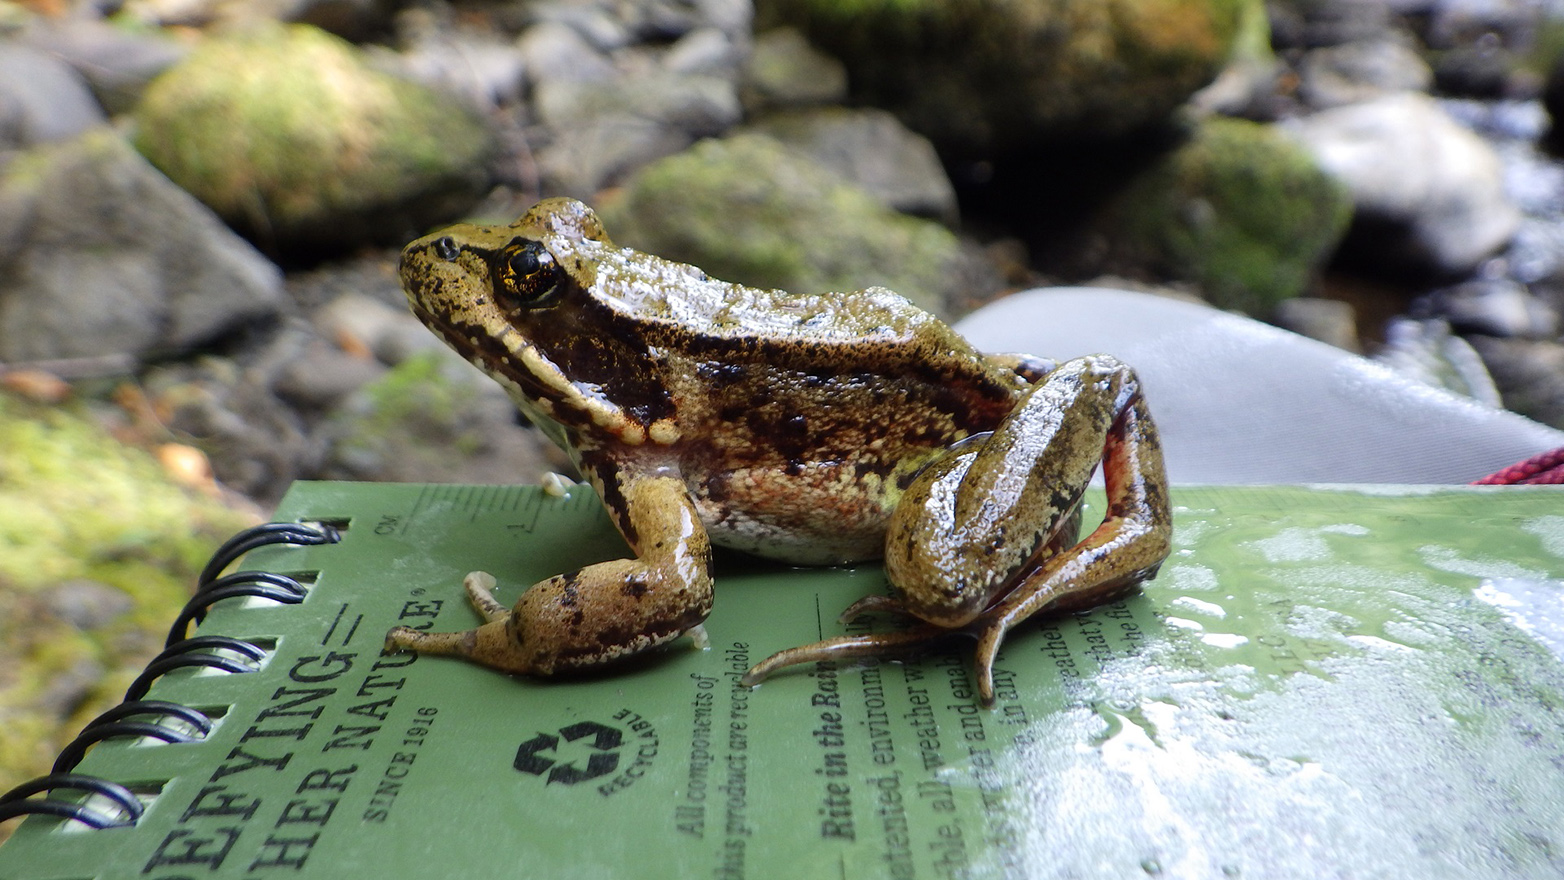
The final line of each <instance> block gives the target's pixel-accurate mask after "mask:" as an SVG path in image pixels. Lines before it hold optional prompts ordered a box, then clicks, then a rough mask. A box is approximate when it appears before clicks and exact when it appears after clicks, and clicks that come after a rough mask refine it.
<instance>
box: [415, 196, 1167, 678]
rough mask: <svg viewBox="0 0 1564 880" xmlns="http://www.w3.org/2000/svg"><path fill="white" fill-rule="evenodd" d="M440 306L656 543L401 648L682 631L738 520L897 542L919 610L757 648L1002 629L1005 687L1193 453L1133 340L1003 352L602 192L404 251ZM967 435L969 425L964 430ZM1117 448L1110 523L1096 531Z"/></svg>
mask: <svg viewBox="0 0 1564 880" xmlns="http://www.w3.org/2000/svg"><path fill="white" fill-rule="evenodd" d="M401 273H402V282H403V286H404V287H405V288H406V290H407V295H408V299H409V301H410V303H411V304H412V308H413V311H414V312H415V313H417V315H418V316H419V318H421V319H422V320H423V321H424V323H426V324H427V325H428V326H429V327H430V328H431V329H433V330H434V331H435V332H437V333H438V334H440V336H442V337H443V338H444V339H445V340H446V342H447V343H449V344H450V345H451V347H452V348H454V349H455V350H456V351H458V352H460V353H461V354H463V355H464V356H466V357H467V358H468V359H469V360H471V361H472V362H473V363H474V364H476V365H477V366H479V367H480V368H481V369H483V370H484V371H485V372H487V373H489V374H490V375H491V376H494V377H495V378H496V379H497V380H498V381H499V382H500V383H501V384H502V385H504V386H505V388H506V389H507V390H508V391H509V392H510V394H511V396H512V398H514V399H515V400H516V402H517V404H518V406H520V407H521V409H522V411H523V412H525V413H526V414H527V416H528V417H529V418H531V419H532V420H533V421H534V422H535V423H537V424H538V425H539V426H540V427H541V428H542V429H543V430H544V431H546V432H547V433H548V435H549V436H550V437H551V438H552V439H553V440H554V441H555V442H557V443H558V444H559V445H560V446H561V447H563V448H564V449H565V450H566V451H567V452H568V453H569V454H570V455H571V456H572V458H573V459H574V460H575V462H576V464H577V465H578V467H579V468H580V470H581V472H582V474H583V475H584V476H585V477H586V478H587V479H588V480H589V481H590V482H591V483H592V485H593V487H594V488H595V489H596V490H597V492H598V494H599V496H600V497H601V498H602V499H603V503H604V505H605V506H606V507H607V509H608V511H609V513H610V514H611V515H612V516H613V519H614V522H615V523H616V524H617V525H618V527H619V530H620V531H621V532H622V533H623V534H624V536H625V539H626V540H627V541H628V542H629V544H630V546H631V548H632V549H633V550H634V551H635V554H636V557H635V559H627V560H615V561H611V562H604V563H600V564H597V565H591V566H588V567H586V568H584V569H581V570H580V571H576V572H567V573H565V574H561V575H557V576H555V577H553V578H550V579H548V580H546V581H543V582H541V583H539V584H536V585H534V586H533V587H532V588H531V589H530V590H528V591H527V592H526V593H525V594H524V595H523V596H522V597H521V599H520V600H519V601H518V602H517V604H516V606H515V608H514V609H512V610H510V611H507V610H506V609H504V608H503V607H501V606H499V605H498V604H497V603H496V602H495V601H494V599H493V597H492V596H491V595H490V593H489V588H490V585H492V579H486V576H482V575H481V574H477V575H474V576H469V578H468V580H467V585H466V586H467V594H468V596H469V598H470V600H471V601H472V603H473V605H474V607H475V608H477V609H478V611H479V612H480V613H481V614H482V615H483V617H484V618H485V620H486V621H487V623H486V624H484V625H483V626H480V627H478V628H477V629H475V630H470V631H468V632H465V633H448V634H426V633H419V632H415V631H412V630H408V629H406V628H401V627H399V628H397V629H394V630H392V631H391V632H390V633H388V634H387V639H386V640H387V646H388V648H393V649H409V650H414V651H421V652H426V653H436V654H454V655H458V656H463V657H466V658H468V659H470V660H473V661H475V662H478V663H481V664H484V665H487V666H491V667H493V668H496V669H501V670H504V671H507V672H525V673H533V674H540V675H547V674H551V673H554V672H557V671H562V670H567V669H577V668H582V667H588V666H594V665H598V664H602V663H605V662H608V661H611V660H614V659H617V658H619V657H623V656H625V655H627V654H630V653H634V652H637V651H640V650H644V649H646V648H649V647H652V646H654V645H658V644H663V643H666V642H668V641H671V640H673V639H676V638H678V637H679V636H680V635H682V634H684V633H686V632H688V631H690V630H692V629H694V628H695V627H697V626H699V624H700V622H701V621H702V620H704V619H705V617H706V615H707V614H708V613H709V612H710V610H711V602H712V581H711V574H710V542H716V543H718V544H721V545H723V546H729V547H734V548H737V549H740V550H745V551H748V552H751V553H755V554H759V555H762V556H768V557H773V558H777V559H782V560H787V561H791V562H797V563H803V564H830V563H839V562H851V561H857V560H864V559H872V558H876V557H880V556H883V557H884V558H885V561H886V571H887V576H888V578H889V580H890V581H891V584H892V586H893V588H894V591H895V597H894V598H893V597H883V596H882V597H876V598H873V599H871V600H865V601H864V602H860V603H859V604H858V605H855V606H854V607H853V608H851V609H848V612H847V615H844V616H850V615H855V614H857V613H860V612H862V611H867V610H880V611H893V612H899V613H905V614H910V615H912V616H914V617H916V618H918V619H920V620H921V621H924V623H923V624H921V625H918V626H914V627H913V628H911V629H909V630H905V631H903V632H899V633H895V634H890V635H872V636H859V637H845V638H838V639H829V640H826V641H824V642H820V643H818V644H815V645H810V646H805V647H803V648H795V649H792V650H789V651H783V652H781V653H779V654H777V655H775V656H773V657H771V658H770V659H768V660H766V661H764V662H762V663H760V664H759V665H757V666H756V667H755V668H754V669H752V670H751V671H750V674H749V677H748V680H749V681H750V682H751V683H753V682H755V681H759V680H760V679H761V678H763V677H764V676H766V675H768V674H769V673H770V672H772V671H774V670H776V669H778V668H780V667H782V666H786V665H791V664H794V663H802V662H807V661H810V660H818V659H825V658H830V657H840V656H853V655H861V654H869V653H881V652H885V651H891V650H907V649H915V648H920V647H922V646H924V645H926V644H928V643H931V642H933V641H936V640H938V639H941V638H944V637H946V636H948V635H950V634H952V633H964V634H967V635H970V636H973V637H975V638H976V639H977V643H978V647H977V651H978V656H977V671H978V679H979V687H978V690H979V695H980V698H981V699H982V700H983V701H984V702H985V703H991V702H992V700H993V688H992V683H991V677H992V676H991V672H990V667H991V665H992V662H993V656H994V653H995V652H996V651H997V650H998V646H999V643H1000V640H1001V639H1002V638H1003V636H1004V633H1005V632H1006V631H1007V630H1008V629H1009V628H1010V627H1011V626H1013V625H1015V624H1016V623H1019V622H1020V621H1022V620H1025V619H1026V618H1027V617H1029V616H1030V615H1032V614H1035V613H1036V612H1037V611H1039V610H1042V609H1044V608H1065V607H1080V606H1087V605H1092V604H1096V603H1098V602H1101V601H1103V600H1105V599H1107V598H1109V597H1111V596H1113V595H1116V594H1118V593H1119V592H1122V591H1124V590H1126V589H1128V588H1131V587H1133V585H1134V584H1135V583H1136V582H1138V581H1139V580H1141V579H1144V578H1147V577H1150V576H1152V575H1153V574H1154V573H1155V572H1156V568H1157V566H1158V565H1159V564H1160V563H1161V561H1162V560H1163V559H1164V558H1165V557H1166V556H1167V553H1168V546H1169V512H1168V500H1167V489H1166V482H1167V480H1166V477H1165V475H1164V473H1163V467H1162V455H1161V450H1160V448H1159V445H1158V441H1157V434H1156V429H1155V427H1154V426H1153V425H1152V422H1151V418H1150V416H1149V414H1148V413H1147V411H1146V408H1145V404H1144V402H1143V401H1142V399H1141V394H1140V387H1139V384H1138V382H1137V380H1136V378H1135V375H1134V373H1133V372H1132V371H1131V370H1130V369H1129V368H1128V367H1125V366H1124V365H1122V364H1120V363H1119V362H1117V361H1115V360H1113V359H1112V358H1109V357H1104V356H1097V357H1091V358H1081V359H1078V360H1074V361H1070V362H1068V363H1066V364H1063V365H1061V366H1059V367H1058V368H1057V369H1054V368H1053V365H1052V364H1049V363H1046V362H1043V361H1040V360H1038V359H1035V358H1030V357H1026V356H1020V355H983V354H979V353H978V352H976V351H975V350H973V349H972V347H971V346H970V345H969V344H968V343H967V342H966V341H965V340H963V339H962V338H961V337H960V336H958V335H957V334H956V333H955V332H954V331H953V330H951V329H950V328H949V327H947V326H945V325H944V324H942V323H940V322H939V321H938V320H936V319H935V318H933V317H932V316H930V315H928V314H927V313H925V312H922V311H920V310H918V309H917V308H915V307H914V306H912V305H911V304H910V303H908V302H907V301H906V300H905V299H903V298H901V297H899V296H897V295H895V294H893V293H891V292H890V291H887V290H884V289H882V288H870V289H868V290H863V291H858V292H855V293H851V294H824V295H817V296H798V295H793V294H789V293H785V292H782V291H768V290H755V289H752V288H746V287H742V286H740V285H736V284H729V283H725V282H721V281H716V280H713V279H710V278H708V277H707V276H706V274H705V273H704V272H702V271H700V270H699V269H697V268H695V267H693V266H687V265H682V264H679V263H673V262H669V261H667V260H662V259H659V258H657V257H653V256H650V255H647V254H643V253H639V252H637V251H633V250H630V249H628V248H620V247H617V246H615V245H614V244H613V243H612V242H610V241H609V239H608V237H607V235H606V234H605V233H604V231H603V228H602V226H601V224H600V223H599V222H598V219H597V216H596V215H595V214H593V213H592V211H591V209H590V208H588V207H586V206H585V205H583V204H581V203H580V202H576V201H573V200H569V199H551V200H548V201H545V202H542V203H540V204H539V205H537V206H536V207H534V208H533V209H532V210H531V211H529V212H528V213H527V214H526V215H525V216H523V217H522V218H521V219H519V220H517V221H516V222H515V223H513V224H511V225H510V226H498V227H482V226H456V227H452V228H450V229H447V230H444V231H442V232H438V233H436V234H434V235H431V236H428V237H426V238H422V239H419V240H418V241H415V242H413V243H412V244H410V245H408V246H407V248H406V249H405V250H404V251H403V252H402V265H401ZM964 441H965V442H964ZM1099 461H1101V462H1102V463H1103V465H1104V472H1105V476H1106V480H1107V487H1108V496H1109V505H1108V507H1109V509H1108V515H1107V517H1106V519H1105V520H1104V521H1103V524H1102V525H1101V526H1099V527H1098V528H1097V529H1096V530H1095V531H1094V532H1093V533H1092V534H1091V535H1090V536H1088V537H1087V538H1086V539H1085V540H1084V541H1080V542H1079V543H1077V541H1076V538H1077V530H1078V525H1079V512H1078V502H1079V499H1080V497H1081V493H1082V492H1083V491H1084V489H1085V486H1086V484H1087V482H1088V480H1089V479H1090V477H1091V475H1092V473H1093V472H1094V470H1095V469H1096V466H1097V464H1098V462H1099Z"/></svg>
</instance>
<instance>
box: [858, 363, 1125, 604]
mask: <svg viewBox="0 0 1564 880" xmlns="http://www.w3.org/2000/svg"><path fill="white" fill-rule="evenodd" d="M1126 373H1128V370H1127V368H1125V367H1123V366H1122V365H1121V364H1119V363H1118V362H1117V361H1114V360H1112V359H1108V358H1082V359H1078V360H1074V361H1070V362H1068V363H1066V364H1064V365H1062V366H1060V367H1059V368H1058V369H1056V370H1054V371H1053V372H1052V373H1050V374H1049V375H1048V377H1047V379H1046V380H1045V381H1044V382H1043V383H1042V384H1040V385H1039V386H1037V387H1036V388H1035V389H1034V390H1033V391H1032V392H1031V393H1030V394H1029V395H1027V396H1026V397H1025V398H1024V399H1023V400H1022V401H1021V403H1020V404H1019V405H1017V407H1016V409H1015V411H1014V412H1012V413H1011V414H1010V416H1009V417H1008V418H1006V419H1005V421H1004V422H1002V423H1001V424H1000V426H999V427H998V428H997V429H995V431H994V433H993V436H991V437H990V438H989V439H988V440H987V441H986V442H985V443H984V444H983V445H982V446H981V447H979V448H977V449H975V450H972V451H969V452H964V453H961V454H958V455H954V456H951V457H950V458H948V459H945V460H943V461H940V462H938V463H936V464H935V465H933V466H931V467H930V468H928V469H927V470H925V471H924V473H922V474H920V475H919V477H918V479H917V480H915V481H914V482H913V484H912V485H911V486H909V487H908V489H907V492H906V494H905V495H904V496H903V498H902V501H901V503H900V504H898V505H897V509H896V511H895V512H894V514H893V515H892V518H891V521H890V526H889V530H888V533H887V538H886V548H885V560H886V571H887V574H888V576H889V577H890V580H891V583H892V584H894V585H895V586H896V587H897V588H898V590H899V591H900V592H901V595H902V600H903V603H904V605H905V607H906V609H907V610H908V611H909V612H911V613H913V614H915V615H917V616H918V617H921V618H923V619H925V620H928V621H930V622H932V623H937V624H939V625H941V626H947V627H958V626H961V625H963V624H966V623H968V622H969V621H971V620H972V619H973V618H975V617H976V616H977V615H978V614H979V613H980V612H982V611H983V610H984V609H985V608H987V607H988V606H989V605H990V603H991V602H992V600H993V598H994V596H995V595H996V594H997V593H998V592H1000V591H1001V590H1002V589H1004V588H1005V587H1007V586H1008V585H1010V584H1012V583H1013V582H1014V581H1015V578H1016V576H1017V575H1018V574H1020V573H1021V572H1022V571H1024V570H1025V569H1026V568H1027V567H1028V566H1029V565H1031V564H1032V561H1033V559H1034V558H1036V557H1037V556H1038V553H1039V551H1040V550H1042V549H1043V548H1044V546H1045V545H1048V544H1050V543H1056V542H1057V541H1060V540H1063V541H1069V540H1070V539H1071V538H1073V531H1071V530H1072V529H1073V526H1074V523H1075V520H1074V513H1075V510H1076V508H1077V505H1078V504H1079V501H1080V497H1081V493H1082V492H1083V491H1084V490H1085V488H1086V484H1087V482H1088V481H1089V480H1090V479H1091V475H1092V473H1093V471H1094V470H1095V469H1096V467H1097V463H1098V461H1099V460H1100V459H1101V458H1103V456H1104V450H1105V446H1106V444H1107V438H1108V435H1109V432H1110V430H1111V429H1112V428H1113V425H1114V422H1115V418H1116V414H1117V412H1118V411H1119V409H1120V408H1121V407H1122V406H1123V405H1124V402H1125V401H1124V399H1123V398H1124V397H1125V395H1124V394H1123V391H1124V384H1125V378H1126V375H1125V374H1126ZM1129 375H1130V376H1131V377H1133V374H1129ZM1066 532H1070V534H1069V535H1066V534H1065V533H1066Z"/></svg>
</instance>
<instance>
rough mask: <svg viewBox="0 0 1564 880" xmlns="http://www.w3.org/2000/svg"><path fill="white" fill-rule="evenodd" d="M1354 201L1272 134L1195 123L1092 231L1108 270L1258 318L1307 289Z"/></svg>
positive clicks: (1237, 125)
mask: <svg viewBox="0 0 1564 880" xmlns="http://www.w3.org/2000/svg"><path fill="white" fill-rule="evenodd" d="M1351 217H1352V199H1351V196H1350V194H1349V193H1348V192H1347V191H1346V189H1345V188H1344V187H1343V186H1342V185H1341V184H1340V183H1338V182H1337V181H1335V180H1334V179H1333V178H1331V177H1329V176H1328V175H1326V174H1325V172H1323V171H1321V170H1320V168H1319V166H1317V165H1316V164H1315V162H1314V160H1313V159H1312V158H1311V157H1310V156H1309V154H1308V153H1307V152H1306V151H1304V150H1303V149H1302V148H1301V147H1299V146H1297V145H1296V144H1294V143H1293V142H1292V141H1291V140H1289V139H1287V138H1286V137H1284V136H1283V135H1281V134H1280V133H1279V132H1277V131H1276V130H1275V129H1274V128H1272V127H1270V126H1266V125H1261V124H1258V123H1253V122H1246V121H1243V120H1239V119H1225V118H1220V117H1217V118H1212V119H1209V120H1206V121H1204V122H1202V123H1200V124H1199V125H1198V126H1197V127H1196V128H1195V130H1194V131H1193V132H1192V136H1191V137H1190V138H1189V140H1187V141H1186V142H1185V143H1184V144H1183V145H1182V146H1181V147H1179V148H1178V149H1175V150H1173V151H1172V152H1171V153H1169V154H1168V155H1167V156H1165V157H1164V158H1163V159H1162V160H1161V161H1160V162H1158V163H1156V164H1155V165H1154V166H1153V167H1151V168H1150V169H1148V170H1147V171H1145V172H1142V173H1141V174H1140V175H1139V176H1137V177H1136V178H1135V179H1134V180H1132V181H1130V183H1129V184H1128V185H1127V186H1126V187H1125V189H1124V190H1122V191H1121V192H1120V193H1119V194H1118V196H1117V197H1116V198H1115V199H1114V200H1113V202H1112V203H1111V205H1110V207H1109V208H1108V209H1107V210H1106V211H1105V212H1104V213H1103V214H1102V215H1101V216H1100V217H1099V218H1098V220H1097V222H1096V224H1095V226H1096V229H1097V230H1098V231H1099V233H1100V234H1101V235H1102V237H1103V238H1105V239H1106V240H1107V241H1108V242H1109V250H1110V253H1111V254H1112V257H1111V258H1110V260H1109V263H1110V265H1108V266H1107V267H1105V268H1106V269H1107V270H1108V271H1111V272H1117V273H1122V274H1128V275H1131V276H1150V277H1155V278H1160V279H1163V280H1169V279H1171V280H1178V281H1186V282H1190V283H1192V284H1193V285H1195V286H1196V287H1197V288H1198V289H1199V290H1200V292H1201V293H1202V295H1203V296H1204V297H1205V298H1206V300H1207V301H1209V302H1210V303H1212V304H1213V305H1216V306H1219V307H1221V308H1227V309H1237V310H1239V311H1242V312H1245V313H1247V314H1251V315H1255V316H1257V317H1266V316H1268V315H1270V313H1271V310H1272V309H1273V308H1275V306H1276V304H1277V303H1279V302H1281V301H1282V300H1285V299H1288V298H1291V297H1294V296H1297V295H1299V294H1300V293H1303V292H1304V291H1305V290H1307V289H1308V287H1309V285H1310V284H1311V283H1312V281H1313V280H1314V277H1315V275H1316V273H1317V272H1318V271H1319V269H1320V267H1321V265H1322V264H1323V263H1324V262H1325V261H1326V260H1327V259H1329V257H1330V255H1331V254H1332V253H1333V252H1334V251H1335V248H1336V246H1337V244H1339V243H1340V241H1341V238H1342V236H1343V235H1344V234H1345V233H1346V230H1347V224H1348V221H1349V220H1350V219H1351Z"/></svg>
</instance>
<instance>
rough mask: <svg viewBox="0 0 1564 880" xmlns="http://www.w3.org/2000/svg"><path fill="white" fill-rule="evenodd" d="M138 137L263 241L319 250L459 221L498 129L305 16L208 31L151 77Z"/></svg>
mask: <svg viewBox="0 0 1564 880" xmlns="http://www.w3.org/2000/svg"><path fill="white" fill-rule="evenodd" d="M135 127H136V130H135V144H136V147H137V149H139V150H140V151H141V152H142V154H143V155H145V156H146V157H147V158H148V159H149V160H151V161H152V163H153V164H154V165H156V166H157V167H158V168H159V169H160V170H162V171H163V173H165V174H167V175H168V176H169V177H170V178H172V179H173V180H174V182H175V183H178V184H179V185H180V186H182V187H183V188H185V189H186V190H188V191H189V192H191V193H193V194H194V195H195V196H196V197H197V198H199V199H200V200H201V201H203V202H205V203H206V204H207V205H209V206H211V207H212V208H213V209H214V210H216V211H217V213H218V214H220V215H222V217H223V218H224V219H225V220H226V221H228V222H229V223H230V224H231V225H233V226H234V227H235V228H236V229H238V230H239V231H241V232H242V233H244V234H245V235H247V236H249V237H250V238H251V239H252V240H253V241H255V242H256V243H257V244H258V245H260V246H261V248H262V249H263V250H267V251H269V252H272V253H273V254H276V255H280V256H282V257H285V258H290V257H314V256H324V255H329V254H331V253H334V252H337V251H340V250H343V249H346V248H351V247H354V246H357V245H360V244H364V243H395V242H400V241H405V240H406V239H408V238H411V237H413V236H414V235H416V234H418V233H421V232H422V231H424V230H425V229H426V228H427V227H429V226H430V225H433V224H435V223H438V222H441V221H443V220H448V219H452V218H453V217H455V216H457V215H458V214H460V212H462V211H463V210H466V209H467V208H468V207H470V206H471V205H472V203H473V202H474V200H475V199H476V198H477V197H478V196H479V195H480V194H481V192H482V190H483V188H484V186H485V185H486V183H487V181H488V173H487V170H486V165H487V162H488V159H489V157H490V155H491V154H492V152H493V150H494V144H495V141H494V138H493V136H492V134H491V133H490V132H489V131H488V130H487V129H486V127H485V126H484V124H483V122H482V121H481V120H480V119H478V118H477V116H476V115H474V114H473V113H471V112H469V111H467V110H465V109H464V108H462V107H461V106H460V105H459V104H458V103H456V102H454V101H452V100H451V99H450V98H448V97H445V96H441V95H438V94H436V93H434V92H432V91H430V90H428V89H426V88H424V87H422V86H419V85H416V84H414V83H411V82H407V81H404V80H400V79H396V78H395V77H391V76H388V75H386V74H383V73H380V72H378V71H375V70H372V69H370V68H369V67H368V66H366V65H365V63H364V61H363V59H362V58H361V56H360V53H359V51H358V50H357V49H356V48H354V47H353V46H351V45H349V44H348V43H346V42H343V41H342V40H340V39H338V38H336V37H333V36H331V35H329V34H327V33H325V32H323V31H320V30H317V29H315V28H311V27H308V26H304V25H293V26H282V25H264V26H256V27H254V28H252V29H248V30H244V31H242V32H237V33H233V34H228V35H222V36H215V37H211V38H208V39H207V40H206V41H205V42H203V43H202V44H201V45H200V46H198V47H197V48H196V50H195V51H194V52H192V53H191V54H190V55H189V56H188V57H187V58H185V59H184V60H183V61H181V62H180V63H179V64H177V65H175V66H174V67H172V68H170V69H169V70H168V71H167V72H165V73H164V74H163V75H162V76H160V77H158V78H157V79H156V80H154V81H153V83H152V84H151V85H150V86H149V87H148V88H147V91H146V94H145V96H144V97H143V98H142V101H141V104H140V105H139V106H138V107H137V109H136V113H135Z"/></svg>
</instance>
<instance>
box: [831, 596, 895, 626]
mask: <svg viewBox="0 0 1564 880" xmlns="http://www.w3.org/2000/svg"><path fill="white" fill-rule="evenodd" d="M877 612H884V613H889V614H902V615H906V614H910V613H911V612H909V611H908V610H907V609H906V607H905V606H903V605H902V603H901V600H900V599H897V598H894V597H892V596H881V595H873V596H865V597H863V598H862V599H859V600H858V601H857V602H854V603H853V604H851V605H849V606H847V610H845V611H843V612H842V613H841V614H838V615H837V616H836V622H837V623H852V622H853V621H855V620H857V619H858V618H860V617H862V616H864V615H865V614H874V613H877Z"/></svg>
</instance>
